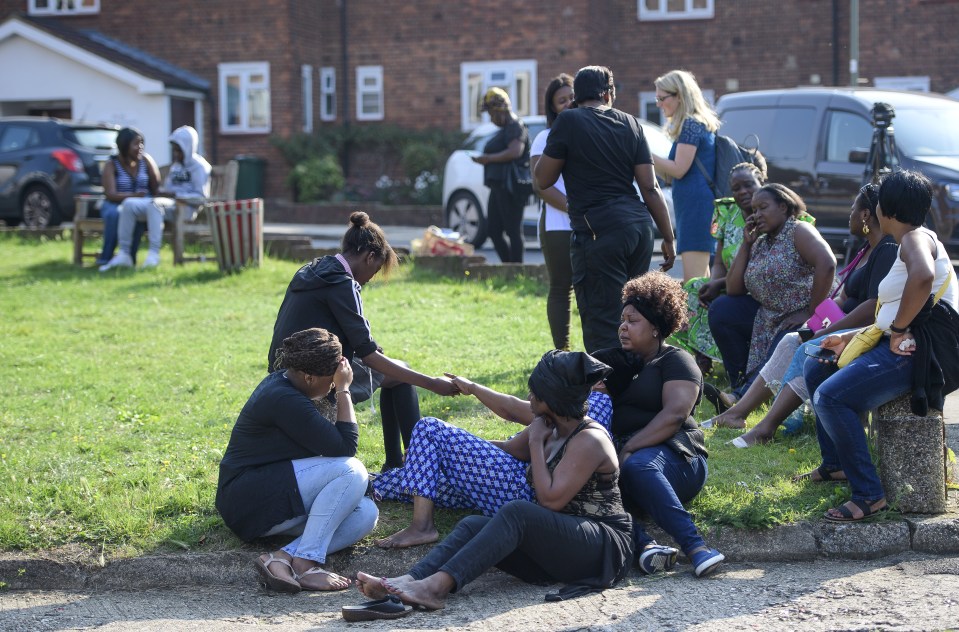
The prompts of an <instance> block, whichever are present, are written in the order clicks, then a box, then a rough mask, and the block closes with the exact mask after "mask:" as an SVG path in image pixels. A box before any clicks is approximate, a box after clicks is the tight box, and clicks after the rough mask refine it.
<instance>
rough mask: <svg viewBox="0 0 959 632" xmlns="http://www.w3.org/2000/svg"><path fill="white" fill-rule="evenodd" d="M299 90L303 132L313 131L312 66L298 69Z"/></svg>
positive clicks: (303, 66) (307, 65) (306, 65)
mask: <svg viewBox="0 0 959 632" xmlns="http://www.w3.org/2000/svg"><path fill="white" fill-rule="evenodd" d="M300 88H301V89H302V90H303V131H304V132H307V133H309V132H312V131H313V66H311V65H309V64H303V65H302V66H301V67H300Z"/></svg>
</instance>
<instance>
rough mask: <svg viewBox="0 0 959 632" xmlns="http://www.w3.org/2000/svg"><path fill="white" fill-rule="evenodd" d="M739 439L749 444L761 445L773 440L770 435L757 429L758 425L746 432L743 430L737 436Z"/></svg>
mask: <svg viewBox="0 0 959 632" xmlns="http://www.w3.org/2000/svg"><path fill="white" fill-rule="evenodd" d="M739 438H740V439H742V440H743V441H745V442H746V443H748V444H749V445H751V446H753V445H763V444H766V443H769V442H770V441H772V440H773V438H772V437H770V436H768V435H765V434H763V433H762V432H760V431H759V426H755V427H753V428H751V429H750V430H749V431H748V432H744V433H743V434H741V435H740V436H739Z"/></svg>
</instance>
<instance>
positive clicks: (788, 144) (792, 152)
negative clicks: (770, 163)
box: [719, 107, 816, 160]
mask: <svg viewBox="0 0 959 632" xmlns="http://www.w3.org/2000/svg"><path fill="white" fill-rule="evenodd" d="M815 122H816V110H815V108H804V107H778V108H743V109H737V110H726V111H725V112H723V114H722V127H721V128H720V130H719V131H720V133H722V134H725V135H726V136H729V137H730V138H732V139H733V140H735V141H736V142H737V143H739V144H740V145H744V146H746V147H755V146H756V145H757V142H756V141H757V139H758V141H759V142H758V145H759V151H761V152H762V153H763V155H764V156H766V157H767V158H771V159H774V160H776V159H779V160H799V159H802V158H805V157H806V156H807V155H808V154H809V150H810V147H811V146H812V139H813V138H814V137H815V135H816V125H815Z"/></svg>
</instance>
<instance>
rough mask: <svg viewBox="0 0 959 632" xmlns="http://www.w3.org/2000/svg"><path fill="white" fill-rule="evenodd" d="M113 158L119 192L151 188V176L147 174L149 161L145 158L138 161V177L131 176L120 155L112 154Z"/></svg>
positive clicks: (134, 191) (132, 191)
mask: <svg viewBox="0 0 959 632" xmlns="http://www.w3.org/2000/svg"><path fill="white" fill-rule="evenodd" d="M110 158H111V159H112V160H113V170H114V171H115V172H116V182H117V193H139V192H141V191H143V192H148V191H149V190H150V176H149V174H147V161H146V160H144V159H143V158H140V160H138V161H137V179H136V181H134V180H133V178H131V177H130V173H129V172H128V171H127V170H126V169H124V168H123V165H122V164H121V163H120V158H119V157H118V156H110Z"/></svg>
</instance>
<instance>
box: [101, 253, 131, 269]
mask: <svg viewBox="0 0 959 632" xmlns="http://www.w3.org/2000/svg"><path fill="white" fill-rule="evenodd" d="M132 267H133V259H132V258H131V257H130V255H128V254H127V253H125V252H123V251H120V252H118V253H117V254H115V255H113V259H110V260H109V261H108V262H106V263H105V264H103V265H102V266H100V272H106V271H107V270H111V269H113V268H132Z"/></svg>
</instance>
